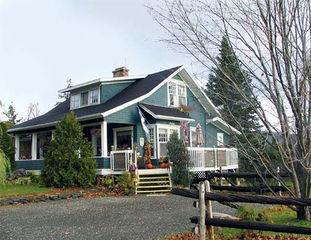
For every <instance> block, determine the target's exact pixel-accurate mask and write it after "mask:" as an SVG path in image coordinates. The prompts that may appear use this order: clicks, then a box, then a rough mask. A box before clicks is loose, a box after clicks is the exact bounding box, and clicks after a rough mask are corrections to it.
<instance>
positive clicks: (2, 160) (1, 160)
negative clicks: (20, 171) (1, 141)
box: [0, 149, 11, 183]
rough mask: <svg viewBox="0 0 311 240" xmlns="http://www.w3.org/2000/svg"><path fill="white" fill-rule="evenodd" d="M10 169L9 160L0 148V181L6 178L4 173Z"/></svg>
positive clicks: (2, 181)
mask: <svg viewBox="0 0 311 240" xmlns="http://www.w3.org/2000/svg"><path fill="white" fill-rule="evenodd" d="M10 171H11V164H10V161H9V160H8V159H7V157H6V156H5V154H4V152H3V151H2V150H1V149H0V183H4V182H5V180H6V174H7V173H8V172H10Z"/></svg>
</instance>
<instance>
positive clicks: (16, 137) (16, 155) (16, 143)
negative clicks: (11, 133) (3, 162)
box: [15, 134, 20, 161]
mask: <svg viewBox="0 0 311 240" xmlns="http://www.w3.org/2000/svg"><path fill="white" fill-rule="evenodd" d="M19 146H20V144H19V135H18V134H16V135H15V161H16V160H19Z"/></svg>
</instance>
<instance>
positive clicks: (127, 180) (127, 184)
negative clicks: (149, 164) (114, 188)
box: [117, 172, 134, 195]
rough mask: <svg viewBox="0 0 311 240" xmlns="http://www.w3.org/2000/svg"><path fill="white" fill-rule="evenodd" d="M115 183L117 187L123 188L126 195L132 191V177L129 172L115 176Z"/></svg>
mask: <svg viewBox="0 0 311 240" xmlns="http://www.w3.org/2000/svg"><path fill="white" fill-rule="evenodd" d="M117 183H118V186H119V188H120V189H121V190H123V191H124V193H125V194H126V195H128V194H130V193H133V192H134V178H133V177H132V175H131V174H130V173H128V172H124V173H122V175H121V176H120V177H118V178H117Z"/></svg>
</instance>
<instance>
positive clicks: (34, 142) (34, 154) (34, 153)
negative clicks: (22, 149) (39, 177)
mask: <svg viewBox="0 0 311 240" xmlns="http://www.w3.org/2000/svg"><path fill="white" fill-rule="evenodd" d="M31 140H32V141H31V158H32V159H37V133H33V134H32V138H31Z"/></svg>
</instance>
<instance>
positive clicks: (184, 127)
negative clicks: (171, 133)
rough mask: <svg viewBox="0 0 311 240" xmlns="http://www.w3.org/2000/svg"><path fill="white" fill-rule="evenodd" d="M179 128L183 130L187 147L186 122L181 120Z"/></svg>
mask: <svg viewBox="0 0 311 240" xmlns="http://www.w3.org/2000/svg"><path fill="white" fill-rule="evenodd" d="M181 128H182V130H183V131H184V136H185V144H186V146H187V147H188V146H189V139H188V131H187V122H186V121H183V122H182V125H181Z"/></svg>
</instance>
